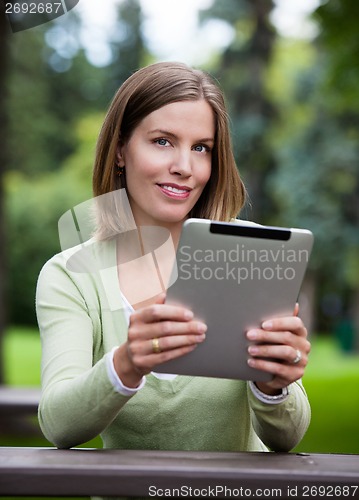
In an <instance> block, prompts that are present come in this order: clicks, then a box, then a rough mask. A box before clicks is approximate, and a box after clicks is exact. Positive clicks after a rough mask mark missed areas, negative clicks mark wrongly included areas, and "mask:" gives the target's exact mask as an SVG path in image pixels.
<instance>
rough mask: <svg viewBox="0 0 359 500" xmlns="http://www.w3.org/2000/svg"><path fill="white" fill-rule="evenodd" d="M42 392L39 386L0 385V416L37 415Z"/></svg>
mask: <svg viewBox="0 0 359 500" xmlns="http://www.w3.org/2000/svg"><path fill="white" fill-rule="evenodd" d="M40 394H41V390H40V389H39V388H37V387H10V386H0V417H8V416H10V415H11V416H12V415H15V416H23V415H36V413H37V408H38V406H39V401H40Z"/></svg>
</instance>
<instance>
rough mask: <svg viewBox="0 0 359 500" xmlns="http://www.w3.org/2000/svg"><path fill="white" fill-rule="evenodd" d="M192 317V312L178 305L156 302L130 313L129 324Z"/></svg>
mask: <svg viewBox="0 0 359 500" xmlns="http://www.w3.org/2000/svg"><path fill="white" fill-rule="evenodd" d="M191 319H193V312H192V311H190V310H189V309H186V308H184V307H180V306H173V305H169V304H163V303H156V304H152V305H150V306H147V307H144V308H142V309H139V310H137V311H135V312H134V313H132V314H131V316H130V324H134V323H137V322H142V323H155V322H159V321H164V320H172V321H190V320H191Z"/></svg>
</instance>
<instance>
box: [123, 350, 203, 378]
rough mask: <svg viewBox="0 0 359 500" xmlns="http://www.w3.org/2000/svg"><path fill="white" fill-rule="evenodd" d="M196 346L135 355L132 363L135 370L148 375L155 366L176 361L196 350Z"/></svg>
mask: <svg viewBox="0 0 359 500" xmlns="http://www.w3.org/2000/svg"><path fill="white" fill-rule="evenodd" d="M197 345H198V344H192V345H186V346H182V347H178V348H177V349H170V350H168V351H162V352H160V353H153V354H148V355H139V354H135V355H134V356H133V357H132V362H133V364H134V365H135V366H136V369H137V370H138V371H139V372H141V373H149V372H150V371H154V370H155V369H156V366H158V365H161V364H163V363H165V362H166V361H170V360H171V359H176V358H179V357H181V356H184V355H185V354H188V353H190V352H192V351H193V350H194V349H196V347H197Z"/></svg>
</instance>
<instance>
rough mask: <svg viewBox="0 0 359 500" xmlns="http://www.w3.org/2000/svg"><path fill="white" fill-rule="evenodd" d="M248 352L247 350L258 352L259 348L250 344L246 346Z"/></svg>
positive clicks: (251, 352) (250, 352)
mask: <svg viewBox="0 0 359 500" xmlns="http://www.w3.org/2000/svg"><path fill="white" fill-rule="evenodd" d="M248 352H249V354H258V352H259V349H258V347H256V346H255V345H250V346H249V347H248Z"/></svg>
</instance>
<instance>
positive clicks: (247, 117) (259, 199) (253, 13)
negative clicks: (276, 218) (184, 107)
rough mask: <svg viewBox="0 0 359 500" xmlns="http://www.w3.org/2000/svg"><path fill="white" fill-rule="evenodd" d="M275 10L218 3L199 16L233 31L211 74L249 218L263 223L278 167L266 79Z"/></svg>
mask: <svg viewBox="0 0 359 500" xmlns="http://www.w3.org/2000/svg"><path fill="white" fill-rule="evenodd" d="M273 7H274V4H273V2H272V1H271V0H260V1H258V2H251V1H249V0H231V1H230V2H226V4H225V6H224V4H223V2H221V1H219V0H217V1H215V2H214V3H213V5H212V6H211V7H210V8H209V9H208V10H207V11H204V12H202V16H201V18H202V21H205V20H208V19H211V18H217V19H220V20H222V21H225V22H227V23H229V24H230V25H231V26H232V27H233V28H234V31H235V37H234V40H233V42H232V43H231V45H230V46H229V47H228V48H227V49H226V50H225V51H224V53H223V54H222V56H221V58H220V59H219V60H218V65H217V67H215V68H214V69H212V73H214V74H215V75H216V76H217V78H218V80H219V82H220V84H221V87H222V88H223V90H224V93H225V96H226V98H227V101H228V108H229V114H230V116H231V126H232V134H233V144H234V152H235V156H236V160H237V164H238V166H239V171H240V173H241V175H242V177H243V179H244V181H245V184H246V186H247V189H248V192H249V195H250V197H251V198H252V199H253V200H254V202H255V203H254V204H253V207H252V213H251V215H250V216H251V218H254V219H255V220H258V221H261V222H264V223H265V222H266V221H267V214H268V213H270V212H271V205H272V200H271V198H270V196H268V193H267V192H266V190H265V189H264V187H265V179H266V178H267V176H268V175H269V173H270V172H271V170H272V169H273V167H274V162H273V154H272V151H271V149H270V147H269V144H268V131H269V130H270V127H271V123H272V121H273V119H274V117H275V115H276V111H275V107H274V105H273V102H271V100H270V96H269V94H268V92H267V89H266V86H265V80H264V76H265V74H266V71H267V67H268V63H269V61H270V59H271V55H272V49H273V44H274V40H275V37H276V33H275V30H274V29H273V27H272V26H271V24H270V21H269V16H270V13H271V11H272V9H273Z"/></svg>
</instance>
